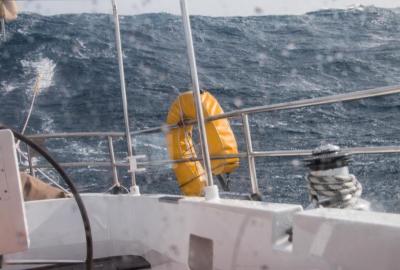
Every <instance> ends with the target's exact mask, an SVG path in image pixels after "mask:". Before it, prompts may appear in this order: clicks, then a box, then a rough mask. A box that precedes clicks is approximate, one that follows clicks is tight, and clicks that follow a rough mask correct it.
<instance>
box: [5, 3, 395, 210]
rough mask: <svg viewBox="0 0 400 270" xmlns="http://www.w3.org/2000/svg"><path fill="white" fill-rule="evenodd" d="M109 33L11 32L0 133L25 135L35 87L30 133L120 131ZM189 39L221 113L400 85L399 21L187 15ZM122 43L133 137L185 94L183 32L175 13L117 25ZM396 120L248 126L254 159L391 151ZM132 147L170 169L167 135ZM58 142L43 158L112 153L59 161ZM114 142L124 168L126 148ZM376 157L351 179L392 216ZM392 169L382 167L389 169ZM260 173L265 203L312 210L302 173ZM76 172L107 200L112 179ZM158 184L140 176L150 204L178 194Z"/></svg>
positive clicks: (82, 147) (387, 109) (75, 28)
mask: <svg viewBox="0 0 400 270" xmlns="http://www.w3.org/2000/svg"><path fill="white" fill-rule="evenodd" d="M112 20H113V19H112V16H111V15H107V14H75V15H57V16H49V17H48V16H41V15H38V14H22V15H21V16H20V19H19V20H17V21H15V22H12V23H10V24H9V25H8V26H7V27H8V29H7V30H8V33H9V35H8V39H7V41H6V42H3V43H0V122H2V123H4V124H7V125H10V126H12V127H14V128H16V129H19V128H20V127H21V125H22V121H23V119H24V116H25V113H26V109H27V108H28V106H29V104H30V101H31V96H30V93H31V91H32V90H31V89H32V87H33V84H34V81H35V79H36V77H37V74H42V76H43V78H42V80H41V88H42V91H41V93H40V96H39V97H38V99H37V106H36V107H35V109H34V111H33V114H32V120H31V122H30V125H29V126H28V132H29V133H39V132H69V131H111V130H115V131H121V130H124V124H123V112H122V109H121V98H120V89H119V88H120V85H119V75H118V64H117V60H116V53H115V41H114V33H113V21H112ZM192 26H193V34H194V43H195V48H196V54H197V60H198V70H199V77H200V84H201V87H202V88H203V89H208V90H209V91H210V92H211V93H212V94H213V95H215V96H216V97H217V98H218V100H219V101H220V102H221V104H222V106H223V108H224V109H225V111H230V110H233V109H237V108H245V107H250V106H258V105H265V104H273V103H279V102H286V101H292V100H296V99H303V98H312V97H319V96H325V95H331V94H338V93H345V92H351V91H355V90H362V89H368V88H374V87H379V86H387V85H396V84H400V77H399V76H398V74H400V32H399V31H398V29H399V27H400V16H399V11H398V10H396V9H382V8H376V7H372V6H368V7H356V8H349V9H346V10H322V11H317V12H310V13H307V14H305V15H301V16H254V17H204V16H193V17H192ZM121 31H122V38H123V40H122V44H123V48H124V61H125V71H126V79H127V88H128V100H129V105H130V107H129V113H130V119H131V123H130V124H131V126H132V128H133V129H134V130H137V129H142V128H145V127H152V126H159V125H162V124H163V123H164V122H165V119H166V115H167V112H168V109H169V106H170V104H171V103H172V102H173V100H174V99H175V98H176V96H177V95H178V94H179V93H180V92H183V91H186V90H187V89H189V88H190V85H191V79H190V74H189V68H188V62H187V58H186V49H185V42H184V35H183V29H182V22H181V19H180V17H178V16H175V15H170V14H146V15H138V16H124V17H123V19H122V20H121ZM399 112H400V98H399V97H398V96H390V97H382V98H376V99H367V100H364V101H361V102H350V103H343V104H340V105H324V106H321V107H318V108H304V109H296V110H291V111H281V112H272V113H269V114H257V115H254V116H251V118H250V123H251V129H252V132H253V134H252V135H253V139H254V147H255V149H256V150H265V149H268V150H278V149H303V148H313V147H316V146H318V145H319V144H320V143H321V142H331V143H336V144H339V145H341V146H345V147H351V146H368V145H396V144H398V143H399V141H398V127H399V126H400V122H399V119H400V118H399V117H398V113H399ZM232 127H233V129H234V132H235V134H236V136H237V139H238V142H239V144H240V145H242V146H243V145H245V144H244V141H243V135H242V129H241V125H240V121H237V120H236V119H233V120H232ZM134 142H135V148H136V150H137V153H138V154H146V155H147V156H148V160H158V159H162V158H166V157H167V153H166V148H165V139H164V137H163V134H157V135H154V136H150V137H143V136H141V137H138V138H136V140H135V141H134ZM65 143H66V142H65V141H62V140H61V141H60V140H58V141H57V140H55V141H51V142H49V145H48V148H49V151H51V152H52V153H56V155H58V157H59V158H60V160H69V161H76V159H80V158H81V159H82V160H83V159H84V160H88V159H89V160H90V159H92V160H98V159H99V157H101V158H104V160H106V159H107V157H108V150H107V144H106V143H101V144H99V142H98V141H83V142H79V143H75V142H74V143H73V144H72V147H71V148H69V149H65V148H63V145H65ZM115 143H116V146H115V149H116V152H117V156H118V159H122V158H123V156H124V152H125V149H126V145H125V144H124V142H123V141H116V142H115ZM382 158H383V157H382V156H380V155H379V156H373V157H364V156H357V157H355V159H356V160H357V162H356V163H355V165H354V168H353V170H354V173H355V174H359V175H360V178H361V181H362V182H363V183H366V184H368V186H369V187H368V188H366V189H365V190H366V191H365V192H366V195H367V197H368V198H375V199H376V200H381V201H382V203H383V205H385V207H386V208H387V209H388V210H389V211H400V208H399V206H398V205H393V203H391V202H390V200H389V199H385V198H383V197H379V196H378V195H377V194H378V192H372V189H375V190H380V191H381V193H385V194H389V195H390V196H392V197H394V196H396V194H398V193H400V190H399V187H400V185H398V184H397V183H398V180H396V179H395V180H393V179H392V178H393V177H392V176H390V175H389V176H388V175H387V174H386V173H385V172H386V169H388V168H386V167H385V166H372V167H371V166H370V165H368V164H374V163H376V162H377V160H379V159H382ZM396 158H397V157H394V156H389V157H385V161H386V160H387V161H389V162H392V163H393V162H396ZM278 161H279V162H278ZM257 162H259V164H258V165H260V166H259V171H258V175H259V183H260V185H261V190H263V191H264V192H265V193H266V194H267V195H268V198H269V199H271V200H276V201H287V202H297V203H299V202H300V203H303V204H306V202H307V196H306V195H304V194H306V193H307V190H306V186H305V183H304V182H301V179H299V177H298V176H299V175H302V174H305V173H306V172H305V170H304V168H302V167H301V166H294V165H293V164H294V163H296V164H297V163H298V162H294V163H293V161H292V160H289V159H285V158H281V159H268V160H264V159H260V160H259V161H257ZM391 166H392V165H391ZM72 173H75V174H74V177H75V179H78V182H79V183H81V184H82V186H83V187H86V186H87V185H88V186H90V187H94V190H96V189H97V190H104V189H105V187H106V186H107V185H108V184H109V182H108V181H109V180H110V179H111V176H107V175H106V174H105V173H104V172H103V173H99V175H97V176H96V179H97V180H95V179H93V177H92V178H90V179H91V180H90V181H91V182H89V183H86V182H85V181H86V179H87V178H88V177H90V176H89V174H85V173H83V172H82V171H79V172H78V173H77V172H72ZM247 175H248V174H247V168H246V165H245V162H243V165H242V166H241V168H240V169H239V170H238V172H236V173H235V174H234V175H233V176H232V178H234V179H236V181H234V184H233V185H234V186H233V191H232V192H233V193H243V190H246V189H248V187H249V182H248V178H247ZM121 177H122V181H125V182H126V183H128V182H129V179H128V178H127V177H126V176H121ZM166 179H173V176H172V175H171V171H170V170H169V169H168V168H166V167H157V168H150V169H149V170H148V172H147V173H146V174H145V175H139V176H138V181H139V182H140V181H142V182H141V183H142V184H144V185H147V187H145V188H144V190H146V191H147V192H168V191H170V192H177V188H176V184H175V182H173V180H171V181H166ZM374 180H376V181H374ZM283 181H285V183H283ZM390 181H392V182H390ZM383 183H384V184H383ZM381 184H382V185H381ZM388 187H390V188H388ZM294 190H297V191H301V192H293V191H294ZM287 194H292V195H291V196H290V197H289V196H288V195H287ZM296 194H297V195H296ZM389 195H387V196H388V197H390V196H389ZM385 196H386V195H385Z"/></svg>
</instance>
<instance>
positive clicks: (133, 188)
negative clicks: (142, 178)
mask: <svg viewBox="0 0 400 270" xmlns="http://www.w3.org/2000/svg"><path fill="white" fill-rule="evenodd" d="M130 190H131V193H130V194H131V195H135V196H140V189H139V186H131V188H130Z"/></svg>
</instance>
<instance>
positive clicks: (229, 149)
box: [167, 91, 239, 196]
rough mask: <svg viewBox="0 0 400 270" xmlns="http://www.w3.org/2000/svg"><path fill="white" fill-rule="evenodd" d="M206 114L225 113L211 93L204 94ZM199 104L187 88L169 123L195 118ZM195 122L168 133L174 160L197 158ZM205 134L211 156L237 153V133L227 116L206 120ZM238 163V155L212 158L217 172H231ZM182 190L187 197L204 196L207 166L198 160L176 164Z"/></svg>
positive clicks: (175, 168) (172, 111)
mask: <svg viewBox="0 0 400 270" xmlns="http://www.w3.org/2000/svg"><path fill="white" fill-rule="evenodd" d="M201 102H202V106H203V112H204V117H205V118H207V117H210V116H214V115H218V114H222V113H224V111H223V110H222V108H221V106H220V104H219V103H218V101H217V100H216V99H215V97H214V96H212V95H211V94H210V93H209V92H204V93H202V94H201ZM195 119H197V117H196V107H195V104H194V100H193V92H192V91H188V92H185V93H183V94H181V95H179V96H178V98H177V99H176V100H175V101H174V102H173V104H172V105H171V108H170V110H169V112H168V117H167V124H168V125H176V124H178V125H180V124H182V123H183V122H184V121H187V120H195ZM192 130H193V126H192V125H181V127H179V128H175V129H172V130H169V131H168V132H167V146H168V152H169V155H170V158H171V159H172V160H180V159H188V158H197V154H196V151H195V148H194V145H193V138H192ZM206 133H207V140H208V147H209V152H210V156H211V157H212V156H218V155H228V154H237V153H238V149H237V143H236V139H235V135H234V134H233V131H232V129H231V126H230V125H229V122H228V120H227V119H219V120H215V121H212V122H207V123H206ZM238 166H239V159H238V158H227V159H218V160H211V167H212V173H213V174H214V175H219V174H224V173H231V172H232V171H234V170H235V169H236V168H237V167H238ZM173 169H174V172H175V175H176V178H177V180H178V183H179V187H180V189H181V192H182V193H183V194H184V195H187V196H202V195H203V187H204V186H205V185H206V184H207V180H206V177H205V173H204V169H203V167H202V165H201V162H199V161H190V162H183V163H176V164H174V166H173Z"/></svg>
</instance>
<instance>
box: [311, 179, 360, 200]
mask: <svg viewBox="0 0 400 270" xmlns="http://www.w3.org/2000/svg"><path fill="white" fill-rule="evenodd" d="M307 180H308V189H309V193H310V200H311V202H312V203H313V204H314V205H315V206H318V207H320V206H322V207H334V208H348V207H353V206H354V205H355V204H356V203H357V202H358V199H359V198H360V197H361V193H362V186H361V184H360V182H358V181H357V178H356V177H355V176H354V175H352V174H351V175H349V176H319V175H315V174H313V173H312V172H311V173H310V174H308V175H307Z"/></svg>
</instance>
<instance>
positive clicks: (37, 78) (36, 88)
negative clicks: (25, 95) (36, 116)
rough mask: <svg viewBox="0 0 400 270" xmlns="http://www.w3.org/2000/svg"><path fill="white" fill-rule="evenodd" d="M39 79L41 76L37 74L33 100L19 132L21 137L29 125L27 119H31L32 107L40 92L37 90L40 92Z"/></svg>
mask: <svg viewBox="0 0 400 270" xmlns="http://www.w3.org/2000/svg"><path fill="white" fill-rule="evenodd" d="M41 79H42V75H41V74H40V73H39V74H38V75H37V77H36V82H35V85H34V87H33V98H32V102H31V106H30V108H29V111H28V115H27V116H26V120H25V123H24V126H23V128H22V131H21V134H22V135H24V133H25V130H26V128H27V126H28V123H29V119H30V118H31V115H32V111H33V105H34V104H35V100H36V96H37V95H38V94H39V92H40V91H39V90H40V80H41Z"/></svg>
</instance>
